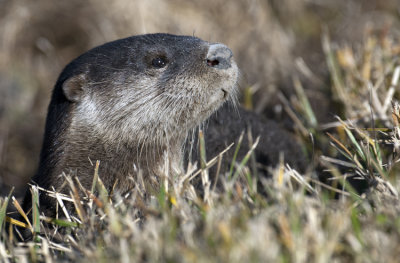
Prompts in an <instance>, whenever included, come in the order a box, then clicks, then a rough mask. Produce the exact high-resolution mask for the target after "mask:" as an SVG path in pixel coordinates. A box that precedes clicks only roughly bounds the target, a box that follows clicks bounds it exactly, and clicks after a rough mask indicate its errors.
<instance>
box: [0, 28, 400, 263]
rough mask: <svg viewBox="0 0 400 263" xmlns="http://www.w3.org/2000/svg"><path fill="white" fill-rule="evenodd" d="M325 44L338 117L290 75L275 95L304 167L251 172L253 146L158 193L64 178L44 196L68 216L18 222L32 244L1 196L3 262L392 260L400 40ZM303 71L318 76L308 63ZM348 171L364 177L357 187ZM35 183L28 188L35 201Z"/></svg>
mask: <svg viewBox="0 0 400 263" xmlns="http://www.w3.org/2000/svg"><path fill="white" fill-rule="evenodd" d="M322 42H323V49H324V54H325V57H326V64H327V65H328V69H329V77H330V83H331V84H329V85H328V86H329V90H330V92H331V94H332V100H333V101H335V103H337V104H339V105H340V109H341V113H340V116H341V117H342V118H343V119H340V118H339V117H337V121H336V122H332V123H324V124H320V123H318V121H317V119H316V117H315V113H314V111H313V110H312V108H311V106H310V101H309V100H308V98H307V96H306V93H305V91H304V89H305V88H306V87H304V85H303V83H302V82H301V81H299V80H297V79H294V81H293V86H294V89H295V91H296V95H295V96H293V97H292V98H291V99H290V100H289V99H286V98H285V97H284V95H281V99H282V101H283V104H284V105H285V107H284V108H285V110H286V111H287V112H288V115H289V116H291V117H292V119H293V121H294V123H295V129H296V131H297V132H298V135H299V138H302V143H303V146H304V149H305V151H306V152H307V154H308V155H309V156H310V157H311V158H310V159H311V160H313V161H311V165H310V169H309V171H308V172H307V173H305V174H302V175H300V174H299V173H298V172H297V171H295V170H292V169H291V168H290V167H288V166H285V164H284V160H282V162H281V163H280V164H277V165H276V166H275V167H271V174H272V175H273V176H272V177H271V178H266V177H262V176H257V175H256V173H255V172H254V169H253V168H254V167H253V165H251V162H250V161H249V160H250V159H251V153H252V151H251V149H250V150H249V154H248V155H247V156H246V157H245V158H244V159H243V160H236V162H233V166H232V167H233V169H232V171H231V172H230V173H227V174H220V175H219V180H221V182H222V185H223V187H222V189H218V190H216V189H214V188H213V185H212V184H210V183H209V182H207V179H206V178H207V167H208V166H207V165H205V166H204V165H203V166H202V167H206V168H204V169H203V170H200V171H198V172H197V170H196V169H189V170H188V173H187V174H186V175H185V176H183V177H180V178H170V180H169V184H168V186H167V185H164V187H163V188H162V189H161V190H160V191H157V192H152V191H151V190H149V189H146V186H144V185H141V184H140V181H139V182H138V186H137V188H136V189H135V190H134V191H132V193H131V194H130V195H129V196H124V197H121V196H114V197H113V198H112V199H110V198H109V194H110V193H107V192H106V191H105V190H104V189H103V187H102V184H101V181H100V180H98V179H96V176H94V183H93V187H92V189H82V188H80V187H79V183H77V182H76V180H75V178H69V177H66V179H67V180H66V182H67V186H66V187H70V188H71V191H70V192H71V195H70V196H61V195H56V193H48V194H50V195H53V196H55V197H56V198H57V199H58V201H59V204H60V209H59V214H60V215H61V216H63V217H65V216H66V217H67V219H63V220H61V219H51V218H45V217H43V216H39V214H38V213H37V210H36V209H37V208H36V207H35V206H34V207H33V210H32V213H31V214H32V215H33V216H32V219H30V218H29V221H30V223H29V224H28V223H27V222H22V223H24V224H26V227H27V228H28V229H30V231H31V232H32V233H33V234H34V239H33V241H32V242H28V243H18V242H15V240H12V239H13V237H12V236H9V235H6V234H4V233H5V232H4V221H5V220H6V218H5V207H6V205H7V202H12V203H13V204H14V206H16V207H18V202H17V201H16V200H15V199H12V198H10V197H8V198H2V199H1V203H0V205H1V210H0V223H1V224H2V226H3V228H2V236H1V243H0V256H1V258H2V260H3V261H4V262H12V261H18V262H25V261H26V260H28V261H33V262H41V261H44V262H54V261H56V260H66V261H73V262H75V261H77V262H78V261H79V262H110V261H121V262H134V261H147V262H155V261H156V262H159V261H161V262H186V261H190V262H192V261H194V262H210V261H212V262H221V261H222V262H334V261H336V262H397V261H398V258H399V256H400V247H399V246H398V244H399V242H400V217H399V212H400V206H399V200H398V191H399V190H400V183H399V179H398V176H397V174H398V171H399V165H398V161H399V153H400V148H399V147H400V107H399V104H398V103H397V100H396V97H397V96H398V94H397V92H396V91H397V90H398V89H399V85H400V80H399V79H400V65H399V60H400V57H399V55H400V42H399V41H397V40H396V39H394V38H393V37H392V36H391V35H390V34H389V35H387V34H374V33H371V34H369V35H368V36H367V37H366V38H365V40H364V41H363V42H362V43H361V44H360V45H359V46H357V47H354V48H352V47H350V46H347V45H343V46H336V47H332V45H331V41H330V40H329V37H328V34H324V35H323V39H322ZM303 71H304V72H309V74H308V77H309V78H314V76H313V75H312V73H311V71H308V69H307V67H306V66H305V65H304V68H303ZM328 145H329V146H328ZM233 147H240V142H237V143H236V145H235V146H233ZM326 149H328V150H326ZM201 150H202V149H201ZM209 161H210V163H212V160H209ZM214 163H215V162H214ZM194 174H197V175H196V176H199V177H202V181H203V187H202V189H195V188H194V187H193V186H192V185H191V181H190V178H191V177H192V175H194ZM321 177H325V178H322V179H324V180H321ZM349 178H352V179H353V182H356V181H357V180H363V181H364V182H366V183H367V184H368V187H367V188H365V189H363V192H362V193H360V192H357V191H355V190H354V188H353V187H352V185H351V184H350V183H349V182H348V181H347V180H348V179H349ZM353 185H357V184H353ZM145 192H146V193H147V194H144V193H145ZM37 193H38V189H36V188H33V189H32V194H33V197H34V199H35V198H36V199H37ZM78 193H80V194H81V196H83V197H79V196H80V195H79V194H78ZM149 193H151V194H149ZM42 194H43V193H42ZM66 202H72V203H73V204H74V206H75V208H76V214H75V215H69V214H67V213H66V212H64V211H63V209H62V204H63V203H66ZM29 217H31V216H29ZM14 223H16V222H14ZM39 232H42V234H41V235H38V234H37V233H39Z"/></svg>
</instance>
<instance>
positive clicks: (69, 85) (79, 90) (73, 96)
mask: <svg viewBox="0 0 400 263" xmlns="http://www.w3.org/2000/svg"><path fill="white" fill-rule="evenodd" d="M85 84H86V76H85V74H80V75H76V76H73V77H71V78H69V79H67V80H65V81H64V83H63V84H62V89H63V92H64V95H65V97H67V99H68V100H69V101H72V102H78V101H80V100H81V98H82V96H83V92H84V88H83V87H84V86H85Z"/></svg>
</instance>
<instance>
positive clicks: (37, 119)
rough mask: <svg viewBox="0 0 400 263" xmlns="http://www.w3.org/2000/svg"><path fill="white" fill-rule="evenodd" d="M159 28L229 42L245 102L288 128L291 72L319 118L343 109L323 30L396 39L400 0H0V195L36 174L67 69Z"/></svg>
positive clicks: (348, 41)
mask: <svg viewBox="0 0 400 263" xmlns="http://www.w3.org/2000/svg"><path fill="white" fill-rule="evenodd" d="M155 32H167V33H172V34H183V35H195V36H197V37H200V38H202V39H204V40H207V41H210V42H222V43H225V44H226V45H228V46H229V47H230V48H231V49H232V50H233V52H234V56H235V59H236V61H237V63H238V65H239V67H240V69H241V83H240V88H241V89H242V94H247V95H245V96H242V98H241V100H242V102H244V103H245V105H246V107H247V108H251V109H252V110H254V111H256V112H258V113H260V114H262V115H264V116H266V117H268V118H272V119H275V120H277V121H279V122H280V123H281V124H282V125H283V126H285V127H288V128H289V129H290V122H288V121H287V120H288V118H287V117H285V116H284V112H283V111H282V105H281V101H280V100H279V99H278V96H277V94H279V93H281V94H284V95H285V97H287V98H289V99H290V97H291V94H292V92H293V78H294V76H296V77H298V78H299V79H300V80H301V81H302V83H304V89H305V92H306V94H307V96H308V98H309V99H310V102H311V106H312V107H313V108H314V109H317V110H316V111H315V113H316V114H317V118H318V120H319V122H322V123H323V122H327V121H330V120H331V119H332V118H333V116H334V115H335V114H339V112H340V109H339V108H338V106H337V105H335V103H334V101H333V100H332V99H331V94H330V91H329V88H327V86H329V83H330V79H329V75H328V69H327V65H326V59H325V55H324V53H323V51H322V45H321V36H322V34H323V33H325V34H329V36H330V39H331V42H332V43H334V45H338V46H341V45H342V46H343V45H346V46H350V47H351V46H357V45H358V44H359V43H360V42H361V41H362V40H363V39H364V38H365V37H366V35H367V34H370V33H371V32H376V33H377V34H388V33H390V34H391V35H393V36H399V35H400V2H399V0H384V1H382V0H359V1H349V0H335V1H325V0H265V1H261V0H240V1H239V0H237V1H224V0H207V1H194V0H170V1H163V0H146V1H135V0H115V1H106V0H96V1H95V0H90V1H80V0H69V1H54V0H36V1H31V0H0V194H2V195H4V194H7V193H8V192H9V190H10V189H11V187H12V186H15V187H16V192H15V193H16V194H17V195H18V193H21V192H22V191H23V190H24V186H25V185H26V183H27V182H28V180H29V178H30V177H31V176H32V175H33V174H34V172H35V169H36V167H37V162H38V158H39V152H40V147H41V142H42V136H43V130H44V119H45V116H46V110H47V105H48V103H49V98H50V94H51V90H52V88H53V85H54V84H55V81H56V79H57V77H58V74H59V73H60V72H61V70H62V69H63V67H64V66H65V65H66V64H67V63H68V62H70V61H71V60H72V59H74V58H75V57H77V56H78V55H80V54H81V53H83V52H85V51H87V50H88V49H90V48H92V47H94V46H97V45H100V44H102V43H104V42H108V41H111V40H115V39H118V38H123V37H127V36H131V35H136V34H143V33H155ZM249 94H250V95H249Z"/></svg>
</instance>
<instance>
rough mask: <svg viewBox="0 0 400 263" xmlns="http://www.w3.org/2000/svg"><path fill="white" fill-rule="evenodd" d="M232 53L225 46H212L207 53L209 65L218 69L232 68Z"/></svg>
mask: <svg viewBox="0 0 400 263" xmlns="http://www.w3.org/2000/svg"><path fill="white" fill-rule="evenodd" d="M232 56H233V54H232V51H231V50H230V49H229V48H228V47H227V46H225V45H223V44H211V45H210V47H209V48H208V53H207V59H206V61H207V65H208V66H210V67H212V68H217V69H227V68H230V67H231V58H232Z"/></svg>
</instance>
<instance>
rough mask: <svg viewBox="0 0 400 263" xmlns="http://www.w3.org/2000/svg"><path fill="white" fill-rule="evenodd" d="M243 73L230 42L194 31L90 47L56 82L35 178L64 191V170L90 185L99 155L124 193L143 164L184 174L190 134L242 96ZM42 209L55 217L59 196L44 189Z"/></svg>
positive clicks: (147, 173)
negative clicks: (238, 90) (239, 84)
mask: <svg viewBox="0 0 400 263" xmlns="http://www.w3.org/2000/svg"><path fill="white" fill-rule="evenodd" d="M237 75H238V70H237V67H236V64H235V62H234V61H233V59H232V53H231V51H230V50H229V49H228V48H227V47H226V46H223V45H221V44H210V43H208V42H205V41H202V40H200V39H198V38H195V37H189V36H174V35H168V34H152V35H142V36H135V37H130V38H126V39H122V40H117V41H114V42H111V43H107V44H105V45H103V46H100V47H97V48H94V49H92V50H90V51H88V52H86V53H85V54H83V55H81V56H80V57H78V58H77V59H75V60H74V61H72V62H71V63H70V64H69V65H68V66H67V67H66V68H65V69H64V71H63V72H62V73H61V75H60V77H59V79H58V81H57V83H56V85H55V88H54V91H53V95H52V98H51V102H50V105H49V110H48V116H47V120H46V130H45V136H44V143H43V147H42V152H41V158H40V164H39V169H38V172H37V174H36V175H35V176H34V177H33V178H32V181H33V183H35V184H37V185H39V186H40V187H42V188H45V189H52V188H54V189H56V190H58V191H60V190H61V189H60V186H61V185H62V183H63V182H64V180H63V177H62V176H61V175H62V173H63V172H64V173H66V174H76V175H77V177H78V178H79V180H80V182H81V184H82V185H83V186H84V187H86V188H88V189H89V188H90V185H91V182H92V180H93V174H94V165H93V164H94V163H95V162H96V161H97V160H99V161H100V168H99V176H100V178H101V179H102V181H103V182H104V185H105V187H106V188H107V189H108V190H111V188H112V187H113V185H114V184H116V185H117V188H116V190H118V191H120V192H125V191H128V190H129V189H130V188H132V187H133V185H132V180H130V177H135V176H136V175H137V173H138V171H139V170H140V171H141V172H142V173H143V176H144V178H145V180H147V179H149V178H156V179H157V178H161V177H162V176H164V175H166V173H168V174H171V175H177V174H179V173H181V172H182V170H181V167H182V160H183V155H182V150H183V144H184V141H185V138H186V137H187V135H188V133H189V131H190V130H192V129H194V128H195V127H196V126H197V125H198V124H200V123H202V122H203V121H204V120H205V119H206V118H208V117H209V116H210V114H211V113H212V112H214V111H215V110H216V109H217V108H219V107H220V105H221V104H222V103H223V102H224V101H226V100H227V99H229V98H231V99H234V96H235V92H236V88H235V86H236V81H237ZM167 168H168V171H167V170H166V169H167ZM24 206H25V208H26V209H28V208H29V207H30V206H31V201H30V194H29V193H28V194H27V196H26V199H25V201H24ZM40 207H41V211H43V212H45V213H46V214H48V215H50V216H51V215H54V210H55V201H54V199H52V198H49V197H47V196H46V195H44V194H42V195H41V198H40Z"/></svg>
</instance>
